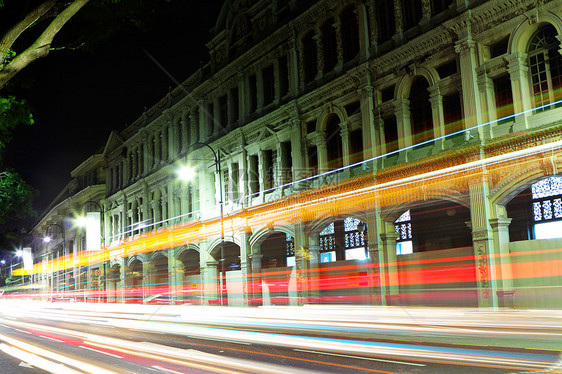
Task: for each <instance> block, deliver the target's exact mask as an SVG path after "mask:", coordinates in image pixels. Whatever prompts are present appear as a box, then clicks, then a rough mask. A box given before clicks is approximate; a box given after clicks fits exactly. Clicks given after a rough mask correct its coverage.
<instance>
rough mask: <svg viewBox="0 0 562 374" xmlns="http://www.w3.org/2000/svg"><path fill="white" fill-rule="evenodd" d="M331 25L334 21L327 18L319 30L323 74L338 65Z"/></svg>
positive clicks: (334, 33) (335, 42)
mask: <svg viewBox="0 0 562 374" xmlns="http://www.w3.org/2000/svg"><path fill="white" fill-rule="evenodd" d="M333 24H334V19H333V18H328V19H327V20H326V21H325V22H324V24H323V25H322V27H321V28H320V31H321V32H322V47H323V53H324V73H327V72H329V71H332V70H334V68H335V67H336V64H337V63H338V44H337V41H336V30H335V29H334V26H333Z"/></svg>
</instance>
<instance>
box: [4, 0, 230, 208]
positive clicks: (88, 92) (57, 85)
mask: <svg viewBox="0 0 562 374" xmlns="http://www.w3.org/2000/svg"><path fill="white" fill-rule="evenodd" d="M222 3H223V0H206V1H194V0H175V1H173V2H172V3H170V4H165V5H163V7H162V9H160V10H159V11H158V13H157V16H156V19H155V20H154V22H155V24H156V26H155V27H154V28H153V29H152V31H151V32H148V33H146V32H140V31H138V32H137V31H135V32H130V31H129V32H127V33H121V34H117V35H114V36H113V37H112V38H111V39H110V40H107V41H106V42H104V43H103V44H102V45H100V46H98V47H97V48H96V49H95V50H94V52H93V53H85V52H80V51H73V52H72V53H68V52H56V51H55V52H52V54H50V55H49V56H48V57H47V58H46V59H43V60H41V61H37V62H35V63H33V64H32V65H30V66H29V67H28V68H26V69H25V70H24V71H23V72H21V73H20V74H26V75H27V76H28V77H31V78H33V79H34V84H33V86H32V87H31V89H29V90H24V91H22V96H23V98H25V99H27V100H28V101H29V102H30V103H31V105H32V108H33V115H34V119H35V122H36V123H35V125H33V126H31V127H20V128H18V129H17V130H16V131H15V134H14V139H13V140H12V142H11V143H10V144H9V145H8V147H7V148H6V150H5V152H3V153H4V165H5V166H6V167H14V168H15V169H16V170H17V171H18V172H19V173H20V174H21V175H22V176H23V177H24V179H25V180H26V181H27V182H28V183H30V184H31V185H32V186H34V187H35V188H37V189H38V190H39V191H40V196H39V197H38V198H37V201H36V203H35V204H34V207H35V209H36V210H37V212H38V213H39V214H40V213H41V212H42V211H43V209H45V208H46V207H47V206H48V204H49V203H50V202H51V201H52V200H53V199H54V197H56V195H57V194H58V193H59V192H60V191H61V189H62V188H64V186H65V185H66V184H67V183H68V182H69V181H70V172H71V171H72V170H73V169H74V168H75V167H77V166H78V165H79V164H80V163H81V162H82V161H84V160H86V159H87V158H88V157H89V156H91V155H93V154H95V153H97V152H100V151H101V150H102V149H103V147H104V146H105V142H106V140H107V138H108V136H109V133H110V131H111V130H112V129H114V130H121V129H123V128H124V127H125V126H126V125H127V124H130V123H132V122H133V121H134V120H136V119H137V118H138V117H139V116H140V115H141V114H142V112H143V110H144V108H145V107H146V108H150V107H151V106H152V105H154V104H156V103H157V102H158V101H159V100H160V99H161V98H162V97H163V96H165V95H166V93H167V92H168V90H169V88H170V87H172V88H174V87H175V84H174V83H173V81H172V80H171V79H170V78H169V77H168V76H167V75H166V74H165V73H164V72H163V71H162V70H161V69H160V68H159V67H158V66H157V65H156V64H155V63H154V62H153V61H152V60H151V59H150V58H149V57H148V56H147V54H146V52H148V53H149V54H150V55H152V56H153V57H154V58H155V59H156V60H157V61H158V62H159V63H160V64H161V65H162V66H163V67H164V68H165V69H166V70H167V71H168V72H169V73H170V74H171V75H172V76H173V77H174V78H175V79H177V81H179V82H181V81H183V80H185V79H186V78H187V77H189V76H190V75H191V74H192V73H193V72H195V70H196V69H198V68H199V66H200V61H202V60H204V61H207V60H208V53H207V48H206V47H205V43H206V42H207V41H209V38H210V29H211V28H212V27H213V26H214V24H215V22H216V18H217V16H218V13H219V11H220V7H221V6H222ZM63 31H64V30H63ZM145 51H146V52H145Z"/></svg>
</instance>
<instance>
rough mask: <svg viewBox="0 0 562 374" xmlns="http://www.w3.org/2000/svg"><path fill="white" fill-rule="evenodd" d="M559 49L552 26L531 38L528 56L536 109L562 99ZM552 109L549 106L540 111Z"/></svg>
mask: <svg viewBox="0 0 562 374" xmlns="http://www.w3.org/2000/svg"><path fill="white" fill-rule="evenodd" d="M559 48H560V45H559V43H558V40H557V39H556V29H554V27H552V26H545V27H542V28H541V29H539V30H538V31H537V32H536V33H535V34H534V35H533V37H532V38H531V41H530V43H529V48H528V56H529V72H530V74H531V83H532V86H533V90H532V95H533V101H534V106H535V107H541V106H543V105H548V104H551V103H554V102H556V101H558V100H560V99H562V94H561V92H560V91H561V89H562V56H560V53H559V52H558V49H559ZM559 105H560V104H557V105H556V106H559ZM550 108H551V107H550V106H547V107H544V108H541V109H538V110H539V111H543V110H546V109H550Z"/></svg>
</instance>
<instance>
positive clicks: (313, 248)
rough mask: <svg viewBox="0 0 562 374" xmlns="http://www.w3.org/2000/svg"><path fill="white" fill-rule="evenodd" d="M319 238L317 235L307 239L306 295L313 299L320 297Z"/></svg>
mask: <svg viewBox="0 0 562 374" xmlns="http://www.w3.org/2000/svg"><path fill="white" fill-rule="evenodd" d="M319 264H320V238H319V235H318V234H313V235H310V236H309V237H308V266H309V269H310V271H309V272H308V273H307V278H308V282H307V283H308V294H309V296H310V297H312V298H313V300H314V299H318V298H319V297H320V275H321V272H320V266H319Z"/></svg>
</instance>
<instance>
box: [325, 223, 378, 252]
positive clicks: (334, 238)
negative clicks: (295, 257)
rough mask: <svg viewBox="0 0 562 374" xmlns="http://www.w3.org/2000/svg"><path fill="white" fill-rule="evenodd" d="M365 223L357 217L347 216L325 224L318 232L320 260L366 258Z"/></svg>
mask: <svg viewBox="0 0 562 374" xmlns="http://www.w3.org/2000/svg"><path fill="white" fill-rule="evenodd" d="M366 235H367V233H366V225H365V223H363V222H361V221H360V220H358V219H357V218H353V217H347V218H345V219H343V220H340V221H335V222H332V223H330V224H328V226H326V227H325V228H324V229H323V230H322V231H321V232H320V236H319V239H320V262H334V261H343V260H345V261H348V260H366V259H367V258H368V257H369V255H368V251H367V247H368V246H367V236H366Z"/></svg>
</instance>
